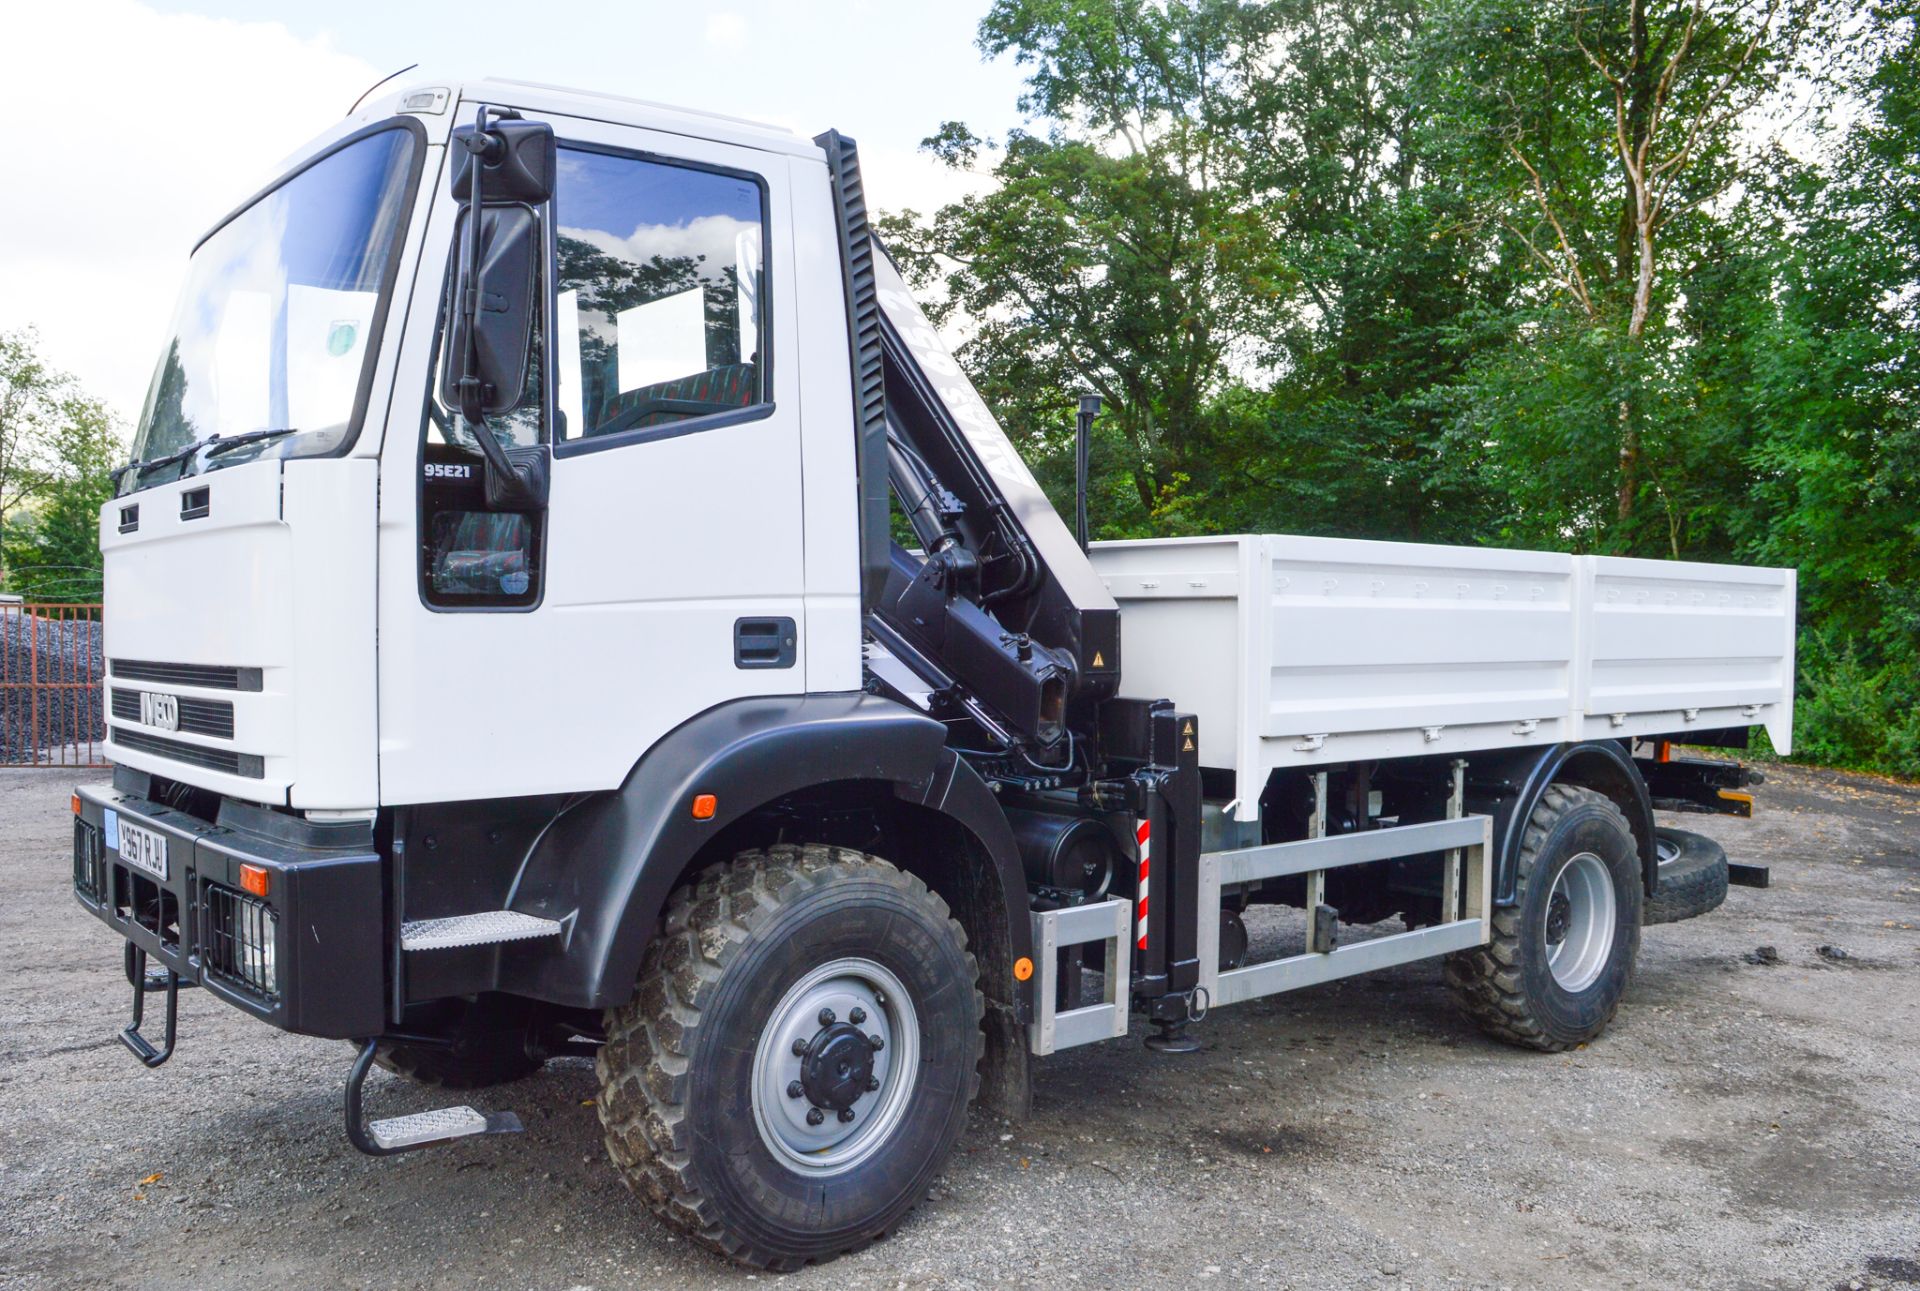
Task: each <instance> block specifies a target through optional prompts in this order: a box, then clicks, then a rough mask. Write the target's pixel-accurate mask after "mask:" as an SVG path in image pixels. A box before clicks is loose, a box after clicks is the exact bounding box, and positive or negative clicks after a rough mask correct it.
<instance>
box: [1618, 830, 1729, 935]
mask: <svg viewBox="0 0 1920 1291" xmlns="http://www.w3.org/2000/svg"><path fill="white" fill-rule="evenodd" d="M1657 832H1660V833H1670V834H1677V833H1683V832H1685V831H1682V830H1660V831H1657ZM1690 837H1695V838H1700V837H1703V835H1698V834H1694V835H1690ZM1707 841H1708V842H1709V843H1710V844H1712V840H1711V839H1708V840H1707ZM1712 853H1713V855H1712V856H1711V858H1710V859H1709V860H1708V861H1707V863H1706V864H1705V865H1700V864H1691V865H1688V866H1687V868H1685V869H1680V868H1679V867H1678V865H1677V864H1676V865H1675V866H1674V867H1672V869H1673V872H1671V873H1666V874H1662V875H1661V876H1660V885H1659V886H1658V887H1656V888H1655V889H1654V890H1653V895H1652V896H1650V897H1648V898H1647V900H1646V904H1645V905H1643V906H1641V908H1640V923H1641V925H1642V926H1643V927H1652V926H1653V925H1655V924H1662V923H1679V922H1680V921H1681V920H1683V919H1693V918H1697V917H1698V916H1700V915H1703V914H1706V913H1708V912H1709V911H1712V910H1717V909H1719V908H1720V905H1721V903H1722V902H1724V901H1725V900H1726V899H1727V883H1728V878H1727V875H1728V871H1727V853H1726V849H1725V848H1722V847H1720V846H1719V845H1718V844H1712Z"/></svg>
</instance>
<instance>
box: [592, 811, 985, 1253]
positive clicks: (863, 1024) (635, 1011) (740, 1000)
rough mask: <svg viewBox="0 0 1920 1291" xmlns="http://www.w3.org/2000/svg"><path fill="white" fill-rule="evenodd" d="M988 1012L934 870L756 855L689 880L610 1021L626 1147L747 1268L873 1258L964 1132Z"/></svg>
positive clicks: (664, 1215) (810, 853)
mask: <svg viewBox="0 0 1920 1291" xmlns="http://www.w3.org/2000/svg"><path fill="white" fill-rule="evenodd" d="M983 1012H984V1006H983V1001H982V997H981V994H980V991H979V988H978V982H977V970H976V968H975V965H974V959H973V956H972V955H971V954H969V953H968V951H967V939H966V934H965V933H964V932H963V931H961V928H960V925H959V924H958V923H956V922H954V920H953V919H952V918H951V916H950V915H949V913H948V910H947V906H946V903H945V902H943V901H942V900H941V899H940V898H939V897H937V896H935V895H934V894H933V893H932V892H930V891H928V889H927V887H926V885H925V884H923V883H922V882H921V881H920V880H919V879H917V878H915V877H914V876H913V875H911V874H906V873H903V872H902V871H900V870H898V869H896V868H895V867H894V866H892V865H889V864H888V863H887V862H885V861H883V860H880V859H879V858H877V857H873V856H867V855H864V854H862V853H859V852H853V851H848V850H846V849H843V848H831V847H821V846H809V847H797V846H779V847H772V848H768V849H766V850H765V851H749V852H743V853H741V854H740V855H739V856H738V857H736V858H735V859H734V860H732V861H731V862H728V863H726V864H723V865H717V866H714V867H713V868H711V869H709V870H707V871H705V872H704V873H702V874H701V875H700V876H699V878H698V879H697V880H696V881H695V882H694V883H692V884H690V885H687V886H685V887H682V888H680V889H679V890H678V891H676V892H675V893H674V894H673V896H672V898H671V899H670V900H669V903H668V908H667V914H666V918H665V926H664V928H663V929H662V931H661V932H660V934H659V935H658V936H657V937H656V938H655V939H654V940H653V942H652V943H651V944H650V945H649V946H648V947H647V951H646V955H645V957H644V959H643V960H642V964H641V970H640V979H639V983H638V986H637V988H636V990H635V992H634V996H633V999H632V1000H631V1001H630V1002H628V1003H626V1004H624V1005H621V1006H620V1007H618V1008H615V1009H611V1010H609V1011H608V1013H607V1042H606V1044H605V1046H604V1047H603V1048H602V1049H601V1051H600V1057H599V1060H598V1063H597V1067H598V1070H599V1074H600V1082H601V1084H600V1097H599V1109H600V1121H601V1124H602V1126H603V1127H604V1128H605V1130H606V1138H607V1151H608V1153H609V1154H610V1155H611V1156H612V1157H613V1160H614V1164H615V1165H616V1166H617V1167H618V1168H619V1170H620V1173H621V1175H622V1176H623V1177H624V1178H625V1179H626V1182H627V1184H628V1186H629V1187H631V1188H632V1189H633V1190H634V1192H636V1193H638V1194H639V1195H640V1197H641V1198H642V1199H644V1200H645V1201H646V1203H647V1205H648V1206H649V1207H650V1208H651V1209H652V1210H653V1212H654V1213H655V1214H656V1215H658V1216H659V1217H660V1218H661V1219H663V1220H665V1221H666V1222H667V1223H669V1224H671V1225H673V1226H674V1227H676V1228H678V1229H680V1230H682V1231H683V1232H685V1233H687V1234H688V1235H689V1236H690V1237H692V1238H693V1239H694V1240H695V1241H697V1242H699V1243H701V1244H702V1245H704V1246H707V1247H709V1248H711V1249H712V1250H715V1251H718V1252H719V1253H720V1254H722V1255H726V1256H728V1257H729V1258H731V1259H734V1260H738V1261H740V1262H741V1263H743V1264H748V1265H752V1266H754V1267H757V1268H767V1269H777V1270H789V1269H795V1268H799V1267H800V1266H801V1265H803V1264H806V1263H808V1262H810V1261H814V1260H826V1259H831V1258H833V1257H835V1256H837V1255H842V1254H846V1253H849V1252H852V1251H857V1250H859V1249H861V1248H862V1247H864V1246H866V1245H867V1244H868V1243H870V1242H872V1241H873V1240H874V1239H875V1238H878V1237H881V1236H883V1235H884V1234H886V1233H887V1232H888V1231H889V1230H891V1229H892V1228H893V1227H894V1225H896V1224H898V1223H899V1222H900V1220H901V1218H902V1217H903V1216H905V1215H906V1213H907V1212H908V1211H909V1210H911V1209H912V1208H913V1207H914V1206H915V1205H916V1204H918V1203H919V1201H920V1200H921V1199H922V1198H923V1197H924V1196H925V1195H926V1192H927V1189H928V1187H929V1186H931V1184H932V1182H933V1178H934V1176H935V1174H937V1173H938V1171H939V1170H940V1167H941V1165H942V1164H943V1163H944V1162H945V1160H946V1157H947V1154H948V1152H949V1151H951V1149H952V1147H953V1144H954V1141H955V1140H956V1139H957V1138H958V1137H959V1135H960V1131H961V1130H962V1129H963V1128H964V1126H965V1124H966V1113H967V1105H968V1103H969V1102H971V1101H972V1099H973V1096H974V1094H975V1093H976V1092H977V1091H978V1088H979V1082H980V1077H979V1072H978V1070H977V1067H978V1063H979V1061H980V1056H981V1052H982V1048H983V1043H984V1041H983V1037H982V1033H981V1018H982V1014H983ZM874 1036H880V1037H881V1038H882V1040H883V1043H882V1044H880V1045H877V1046H876V1045H872V1044H871V1040H872V1038H873V1037H874ZM896 1058H897V1059H898V1061H897V1062H896V1061H895V1059H896ZM816 1112H817V1113H819V1115H818V1116H817V1117H816V1116H815V1115H814V1113H816Z"/></svg>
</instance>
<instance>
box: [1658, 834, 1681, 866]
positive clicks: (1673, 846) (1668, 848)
mask: <svg viewBox="0 0 1920 1291" xmlns="http://www.w3.org/2000/svg"><path fill="white" fill-rule="evenodd" d="M1653 853H1654V859H1655V860H1657V861H1658V862H1659V863H1660V864H1662V865H1671V864H1673V863H1674V862H1675V861H1677V860H1679V859H1680V844H1678V843H1676V842H1674V841H1673V840H1672V839H1670V838H1665V837H1662V836H1661V835H1659V834H1655V835H1654V836H1653Z"/></svg>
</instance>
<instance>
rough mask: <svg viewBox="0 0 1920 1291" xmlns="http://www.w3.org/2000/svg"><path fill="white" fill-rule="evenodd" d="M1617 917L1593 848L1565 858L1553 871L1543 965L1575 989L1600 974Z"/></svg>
mask: <svg viewBox="0 0 1920 1291" xmlns="http://www.w3.org/2000/svg"><path fill="white" fill-rule="evenodd" d="M1615 918H1616V908H1615V901H1614V895H1613V878H1612V876H1611V875H1610V874H1608V872H1607V863H1606V862H1605V861H1603V860H1601V859H1600V858H1599V857H1598V856H1595V855H1594V854H1593V853H1592V852H1581V853H1579V854H1577V855H1575V856H1572V857H1569V858H1568V859H1567V862H1566V864H1564V865H1562V866H1561V867H1560V870H1559V872H1558V873H1557V874H1555V875H1554V876H1553V888H1552V890H1551V891H1550V892H1549V893H1548V894H1547V919H1546V925H1545V927H1544V928H1543V929H1542V932H1541V936H1542V939H1543V940H1544V942H1545V949H1546V955H1547V967H1548V968H1549V969H1550V970H1552V972H1553V980H1554V981H1556V982H1558V983H1559V984H1560V986H1561V989H1563V990H1566V991H1569V992H1573V993H1576V994H1577V993H1579V992H1580V991H1584V990H1586V989H1587V987H1589V986H1591V985H1593V983H1594V979H1595V978H1597V977H1599V976H1600V973H1601V971H1602V970H1604V969H1605V968H1606V966H1607V960H1608V959H1609V958H1610V957H1611V956H1612V954H1613V928H1614V920H1615Z"/></svg>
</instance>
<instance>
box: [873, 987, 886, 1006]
mask: <svg viewBox="0 0 1920 1291" xmlns="http://www.w3.org/2000/svg"><path fill="white" fill-rule="evenodd" d="M873 1002H874V1003H875V1004H878V1005H879V1006H880V1007H881V1008H885V1007H886V1005H887V993H886V992H885V991H875V992H874V993H873Z"/></svg>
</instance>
